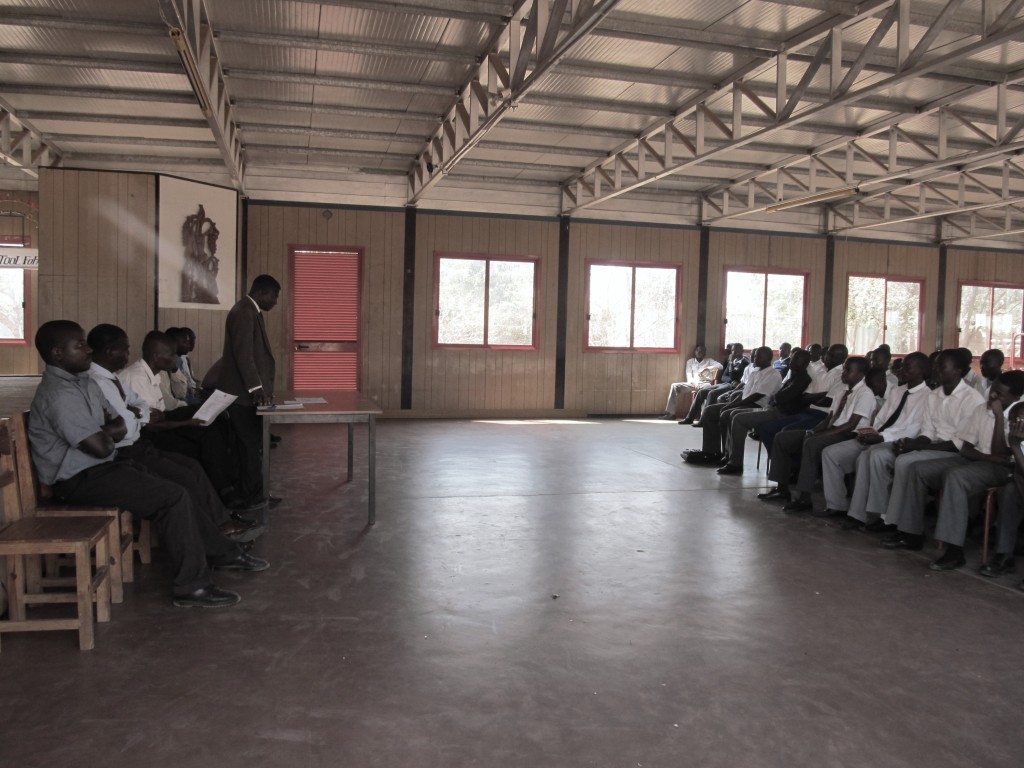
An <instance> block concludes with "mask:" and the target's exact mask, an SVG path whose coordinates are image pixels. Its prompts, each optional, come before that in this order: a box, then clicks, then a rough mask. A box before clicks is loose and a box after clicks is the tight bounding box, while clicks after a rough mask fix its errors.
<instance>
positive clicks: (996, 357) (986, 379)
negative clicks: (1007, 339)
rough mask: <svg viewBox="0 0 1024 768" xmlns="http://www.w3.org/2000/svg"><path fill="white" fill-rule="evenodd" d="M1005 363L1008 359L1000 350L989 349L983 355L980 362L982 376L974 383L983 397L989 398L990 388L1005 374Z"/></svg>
mask: <svg viewBox="0 0 1024 768" xmlns="http://www.w3.org/2000/svg"><path fill="white" fill-rule="evenodd" d="M1005 362H1006V357H1005V356H1004V355H1003V353H1002V351H1000V350H998V349H989V350H986V351H985V352H983V353H982V355H981V359H980V360H979V361H978V366H979V368H980V370H981V376H979V377H978V380H977V381H976V382H974V388H975V389H976V390H978V391H979V392H981V396H982V397H984V398H986V399H987V398H988V390H989V387H991V386H992V382H993V381H995V380H996V379H997V378H998V377H999V374H1000V373H1002V372H1003V363H1005Z"/></svg>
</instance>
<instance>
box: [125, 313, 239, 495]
mask: <svg viewBox="0 0 1024 768" xmlns="http://www.w3.org/2000/svg"><path fill="white" fill-rule="evenodd" d="M175 348H176V345H175V344H174V342H173V341H172V340H171V339H170V337H168V336H167V335H166V334H164V333H161V332H160V331H150V332H149V333H147V334H146V338H145V340H144V341H143V342H142V357H141V358H140V359H139V360H136V361H135V362H134V363H131V364H130V365H128V366H126V367H125V368H123V369H122V370H121V371H120V372H118V374H117V376H118V378H119V379H120V380H121V382H122V384H124V385H125V387H126V388H128V387H130V388H131V389H133V390H135V392H136V393H138V394H139V396H140V397H141V398H142V399H143V400H145V401H146V403H147V404H148V405H149V408H150V419H149V424H148V425H147V426H146V427H145V430H144V431H145V434H146V437H147V438H148V439H149V440H150V441H152V443H153V444H154V445H155V446H156V447H157V448H160V449H161V450H164V451H171V452H172V453H182V454H184V455H186V456H190V457H191V458H193V459H195V460H196V461H198V462H199V463H200V464H201V465H202V467H203V469H204V470H206V474H207V475H208V476H209V478H210V482H212V483H213V486H214V488H216V489H217V492H218V493H219V494H220V496H221V498H222V499H224V501H225V503H226V504H228V506H230V507H234V508H240V507H243V506H244V505H243V504H242V503H241V502H242V500H241V499H240V498H238V497H237V495H236V493H235V487H236V484H237V482H238V476H239V475H238V466H237V461H238V458H237V450H236V449H235V448H234V434H233V432H232V431H231V428H230V425H229V424H228V422H227V420H226V419H224V418H223V417H220V418H218V419H216V420H215V421H214V422H213V423H212V424H209V425H207V426H202V425H200V423H199V422H198V421H197V420H196V419H194V418H193V416H194V414H195V412H196V410H198V408H199V406H194V405H193V406H184V407H177V408H168V406H167V400H166V397H165V395H164V392H163V391H162V389H161V380H160V373H161V372H162V371H167V370H169V369H171V368H173V367H175V360H174V358H175V354H174V350H175Z"/></svg>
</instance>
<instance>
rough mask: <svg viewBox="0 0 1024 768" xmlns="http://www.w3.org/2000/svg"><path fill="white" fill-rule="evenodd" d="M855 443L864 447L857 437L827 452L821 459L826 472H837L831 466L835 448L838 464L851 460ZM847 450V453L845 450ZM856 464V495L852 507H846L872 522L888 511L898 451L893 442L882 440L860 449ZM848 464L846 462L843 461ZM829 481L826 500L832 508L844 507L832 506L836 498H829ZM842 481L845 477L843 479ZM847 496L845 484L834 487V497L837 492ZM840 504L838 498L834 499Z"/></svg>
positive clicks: (851, 503)
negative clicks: (895, 450)
mask: <svg viewBox="0 0 1024 768" xmlns="http://www.w3.org/2000/svg"><path fill="white" fill-rule="evenodd" d="M854 446H857V447H859V448H861V449H863V446H861V445H860V443H858V442H857V441H856V440H851V441H850V442H847V443H840V444H839V445H838V446H833V447H832V448H829V449H828V450H826V452H825V456H826V458H825V459H824V460H823V462H822V467H823V471H825V472H834V471H835V470H833V469H832V468H831V467H829V466H828V464H829V461H830V458H829V455H830V454H831V453H832V452H833V451H836V455H835V461H836V463H837V464H838V463H840V462H845V461H848V460H849V456H850V455H851V454H852V453H853V449H854ZM843 451H845V452H846V453H845V454H844V453H842V452H843ZM855 461H856V465H855V466H854V467H853V471H854V472H856V478H855V480H854V483H853V496H852V497H851V498H850V502H849V506H847V507H845V509H846V512H847V514H848V515H849V516H850V517H852V518H854V519H856V520H860V521H861V522H862V523H869V522H871V519H870V518H872V517H879V516H881V515H884V514H885V511H886V508H887V507H888V506H889V493H890V491H891V490H892V471H893V466H894V465H895V464H896V454H895V453H894V452H893V450H892V443H879V444H878V445H872V446H870V447H869V448H868V449H867V450H861V451H860V452H859V453H858V454H857V456H856V459H855ZM844 466H845V464H844ZM829 482H830V481H829V480H826V486H825V488H826V500H827V501H828V506H829V507H831V508H832V509H839V510H842V509H844V508H843V507H836V506H833V500H832V499H829V497H828V488H829ZM840 482H842V480H841V479H840ZM839 493H841V494H843V496H844V497H845V495H846V486H845V485H843V487H842V490H835V489H834V490H833V491H832V494H833V496H835V495H837V494H839ZM835 501H836V503H838V499H836V500H835Z"/></svg>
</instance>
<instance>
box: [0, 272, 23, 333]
mask: <svg viewBox="0 0 1024 768" xmlns="http://www.w3.org/2000/svg"><path fill="white" fill-rule="evenodd" d="M24 338H25V270H23V269H3V268H0V340H2V341H21V340H23V339H24Z"/></svg>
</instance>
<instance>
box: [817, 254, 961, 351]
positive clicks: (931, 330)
mask: <svg viewBox="0 0 1024 768" xmlns="http://www.w3.org/2000/svg"><path fill="white" fill-rule="evenodd" d="M851 274H854V275H856V274H870V275H888V276H889V277H891V278H900V277H906V278H911V279H914V280H923V281H924V291H923V293H924V297H923V302H922V307H921V350H922V351H924V352H930V351H931V350H933V349H935V344H936V332H937V324H936V317H937V313H938V301H939V299H938V296H939V290H938V286H939V248H938V246H937V245H909V244H900V243H875V242H868V241H862V240H859V241H858V240H839V241H837V242H836V260H835V273H834V285H833V305H832V306H833V311H832V334H831V339H829V341H831V342H833V343H835V342H845V341H846V303H847V301H846V292H847V284H848V281H849V276H850V275H851ZM948 279H949V278H948V276H947V281H948ZM947 311H951V310H949V305H948V304H947Z"/></svg>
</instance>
